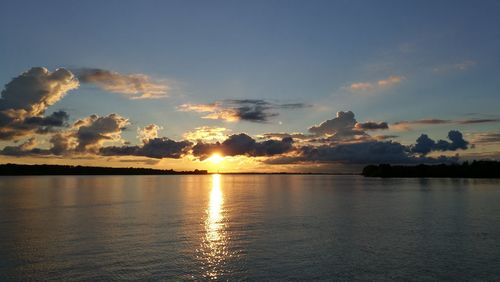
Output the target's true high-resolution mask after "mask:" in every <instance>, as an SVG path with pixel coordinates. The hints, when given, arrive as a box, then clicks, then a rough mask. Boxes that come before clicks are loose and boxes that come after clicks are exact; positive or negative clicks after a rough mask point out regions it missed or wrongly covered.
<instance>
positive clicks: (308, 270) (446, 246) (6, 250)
mask: <svg viewBox="0 0 500 282" xmlns="http://www.w3.org/2000/svg"><path fill="white" fill-rule="evenodd" d="M128 280H134V281H136V280H140V281H207V280H216V281H443V280H447V281H500V180H489V179H431V178H390V179H389V178H387V179H382V178H365V177H363V176H357V175H351V176H339V175H227V174H226V175H224V174H222V175H219V174H212V175H164V176H3V177H0V281H128Z"/></svg>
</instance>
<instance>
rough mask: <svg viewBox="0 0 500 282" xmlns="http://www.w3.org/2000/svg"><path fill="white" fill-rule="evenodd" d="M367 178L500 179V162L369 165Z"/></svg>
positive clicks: (364, 173) (366, 170) (366, 173)
mask: <svg viewBox="0 0 500 282" xmlns="http://www.w3.org/2000/svg"><path fill="white" fill-rule="evenodd" d="M362 174H363V175H364V176H367V177H450V178H500V162H498V161H473V162H471V163H469V162H464V163H462V164H451V165H445V164H439V165H425V164H420V165H416V166H400V165H389V164H380V165H369V166H366V167H365V168H363V172H362Z"/></svg>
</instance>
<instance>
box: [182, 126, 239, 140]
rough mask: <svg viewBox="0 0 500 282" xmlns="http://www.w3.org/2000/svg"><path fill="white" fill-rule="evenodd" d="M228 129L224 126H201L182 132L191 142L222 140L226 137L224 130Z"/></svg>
mask: <svg viewBox="0 0 500 282" xmlns="http://www.w3.org/2000/svg"><path fill="white" fill-rule="evenodd" d="M228 131H229V129H227V128H224V127H211V126H202V127H197V128H195V129H194V130H192V131H188V132H186V133H184V135H183V136H184V138H185V139H187V140H190V141H193V142H200V141H203V142H217V141H219V142H222V141H224V139H226V138H227V135H226V132H228Z"/></svg>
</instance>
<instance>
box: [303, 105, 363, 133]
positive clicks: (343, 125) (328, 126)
mask: <svg viewBox="0 0 500 282" xmlns="http://www.w3.org/2000/svg"><path fill="white" fill-rule="evenodd" d="M356 123H357V121H356V119H355V118H354V113H353V112H352V111H347V112H343V111H340V112H337V116H336V117H335V118H333V119H329V120H326V121H324V122H322V123H321V124H319V125H315V126H312V127H310V128H309V132H310V133H312V134H315V135H334V136H336V137H337V138H339V139H342V138H345V137H349V138H350V137H352V136H355V135H364V134H365V133H364V132H363V131H362V130H358V129H356V128H355V125H356Z"/></svg>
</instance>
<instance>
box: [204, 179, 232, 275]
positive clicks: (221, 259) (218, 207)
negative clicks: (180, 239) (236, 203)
mask: <svg viewBox="0 0 500 282" xmlns="http://www.w3.org/2000/svg"><path fill="white" fill-rule="evenodd" d="M220 182H221V176H220V174H213V175H212V188H211V191H210V199H209V203H208V208H207V218H206V220H205V237H204V239H203V259H204V261H205V267H204V271H205V273H204V275H205V278H208V279H218V278H220V275H222V274H223V271H224V265H225V261H226V259H227V257H228V256H229V253H228V251H227V243H228V242H227V241H228V239H227V236H226V230H225V229H226V226H225V221H224V220H225V219H224V215H223V211H224V210H223V205H224V194H223V193H222V190H221V184H220Z"/></svg>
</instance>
